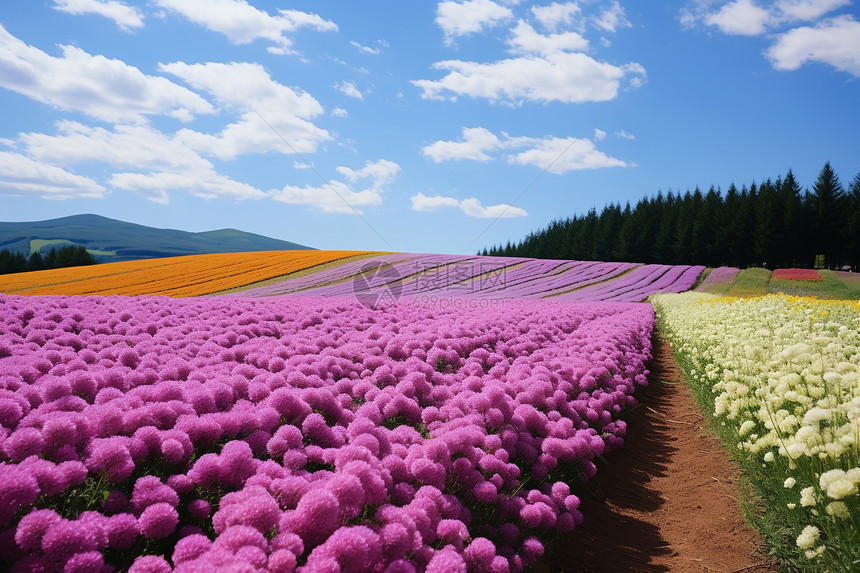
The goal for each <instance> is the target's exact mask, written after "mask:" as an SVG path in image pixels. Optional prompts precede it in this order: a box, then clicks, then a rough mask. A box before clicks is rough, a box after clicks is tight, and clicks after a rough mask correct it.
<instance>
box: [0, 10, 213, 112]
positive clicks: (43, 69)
mask: <svg viewBox="0 0 860 573" xmlns="http://www.w3.org/2000/svg"><path fill="white" fill-rule="evenodd" d="M61 50H62V52H63V56H62V57H59V58H58V57H54V56H51V55H49V54H46V53H45V52H43V51H41V50H39V49H38V48H35V47H33V46H29V45H27V44H26V43H24V42H22V41H21V40H19V39H18V38H16V37H14V36H13V35H11V34H10V33H9V32H7V31H6V29H5V28H4V27H3V26H2V25H0V85H3V86H4V87H6V88H7V89H10V90H13V91H16V92H18V93H20V94H23V95H25V96H27V97H29V98H31V99H33V100H36V101H38V102H41V103H45V104H48V105H50V106H53V107H57V108H60V109H64V110H73V111H80V112H82V113H85V114H87V115H89V116H91V117H94V118H96V119H101V120H104V121H107V122H112V123H121V122H141V121H145V120H144V116H148V115H169V116H173V117H176V118H178V119H180V120H183V121H188V120H191V119H192V118H193V117H194V116H195V115H196V114H210V113H213V111H214V109H213V107H212V105H211V104H210V103H209V102H208V101H206V100H205V99H203V98H202V97H200V96H199V95H197V94H196V93H194V92H192V91H190V90H188V89H187V88H184V87H182V86H179V85H177V84H174V83H173V82H171V81H170V80H168V79H167V78H163V77H157V76H148V75H146V74H144V73H143V72H141V71H140V70H139V69H137V68H135V67H134V66H130V65H128V64H126V63H125V62H122V61H120V60H114V59H108V58H106V57H104V56H93V55H91V54H89V53H87V52H85V51H84V50H81V49H80V48H76V47H74V46H61Z"/></svg>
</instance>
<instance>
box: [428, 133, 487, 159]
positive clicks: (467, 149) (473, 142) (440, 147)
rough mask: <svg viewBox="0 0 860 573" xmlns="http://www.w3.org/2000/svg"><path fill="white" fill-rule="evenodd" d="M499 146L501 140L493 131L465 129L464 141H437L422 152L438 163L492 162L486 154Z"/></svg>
mask: <svg viewBox="0 0 860 573" xmlns="http://www.w3.org/2000/svg"><path fill="white" fill-rule="evenodd" d="M499 145H500V142H499V138H498V137H496V135H495V134H493V133H492V132H491V131H489V130H487V129H484V128H483V127H473V128H468V127H464V128H463V138H462V141H437V142H435V143H432V144H430V145H428V146H426V147H424V148H423V149H422V150H421V151H422V153H423V154H424V155H426V156H427V157H429V158H430V159H432V160H433V161H435V162H436V163H440V162H442V161H450V160H459V159H471V160H473V161H490V160H491V159H492V157H490V156H489V155H487V154H486V152H487V151H491V150H493V149H497V148H498V147H499Z"/></svg>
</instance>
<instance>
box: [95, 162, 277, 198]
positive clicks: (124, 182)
mask: <svg viewBox="0 0 860 573" xmlns="http://www.w3.org/2000/svg"><path fill="white" fill-rule="evenodd" d="M110 184H111V185H113V186H114V187H116V188H118V189H124V190H126V191H132V192H134V193H139V194H141V195H143V196H145V197H147V198H148V199H150V200H151V201H154V202H156V203H162V204H167V203H168V202H169V196H168V193H167V191H168V190H182V191H186V190H187V191H188V192H189V193H190V194H192V195H195V196H197V197H201V198H203V199H216V198H227V199H237V200H242V199H262V198H263V197H266V193H264V192H263V191H260V190H259V189H257V188H255V187H253V186H251V185H248V184H246V183H240V182H239V181H234V180H233V179H230V178H229V177H227V176H226V175H222V174H220V173H217V172H216V171H215V170H214V169H213V170H206V171H198V172H181V173H176V172H172V173H171V172H156V173H116V174H114V175H113V176H112V177H111V178H110Z"/></svg>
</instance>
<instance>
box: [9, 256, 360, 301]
mask: <svg viewBox="0 0 860 573" xmlns="http://www.w3.org/2000/svg"><path fill="white" fill-rule="evenodd" d="M362 254H366V251H313V250H302V251H264V252H254V253H219V254H207V255H188V256H182V257H170V258H163V259H147V260H142V261H124V262H119V263H105V264H100V265H91V266H84V267H70V268H64V269H50V270H44V271H33V272H29V273H16V274H10V275H0V292H3V293H6V294H23V295H112V294H118V295H131V296H134V295H167V296H173V297H185V296H202V295H207V294H212V293H215V292H220V291H223V290H228V289H232V288H237V287H241V286H245V285H249V284H252V283H256V282H259V281H264V280H267V279H271V278H274V277H278V276H282V275H286V274H289V273H293V272H297V271H301V270H305V269H309V268H311V267H315V266H317V265H323V264H326V263H330V262H332V261H337V260H340V259H345V258H348V257H353V256H357V255H362Z"/></svg>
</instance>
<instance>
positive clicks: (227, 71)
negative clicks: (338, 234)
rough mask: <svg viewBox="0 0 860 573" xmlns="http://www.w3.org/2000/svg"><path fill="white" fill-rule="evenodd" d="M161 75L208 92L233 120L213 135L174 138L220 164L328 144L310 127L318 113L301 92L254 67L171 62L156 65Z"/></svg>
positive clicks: (193, 133) (317, 105)
mask: <svg viewBox="0 0 860 573" xmlns="http://www.w3.org/2000/svg"><path fill="white" fill-rule="evenodd" d="M159 69H160V70H161V71H164V72H167V73H170V74H172V75H175V76H177V77H179V78H181V79H182V80H183V81H185V82H186V83H188V84H189V85H190V86H192V87H193V88H195V89H197V90H202V91H205V92H208V93H209V94H211V95H212V96H213V98H214V99H215V100H216V101H217V102H218V103H219V104H220V105H221V106H222V107H224V108H226V109H228V110H233V111H235V112H236V113H238V114H239V120H238V121H237V122H234V123H231V124H230V125H228V126H227V127H225V128H224V129H223V130H222V131H221V133H219V134H208V133H200V132H197V131H193V130H190V129H183V130H181V131H180V132H179V133H178V134H177V136H178V138H179V139H180V140H181V141H182V142H183V143H185V144H186V145H188V146H190V147H191V148H192V149H194V150H196V151H199V152H200V153H203V154H205V155H211V156H214V157H218V158H220V159H226V160H229V159H233V158H235V157H237V156H238V155H244V154H247V153H267V152H270V151H274V152H277V153H284V154H292V153H313V152H315V151H316V150H317V148H318V147H319V145H320V144H321V143H323V142H325V141H328V140H330V139H331V136H330V135H329V133H328V132H327V131H326V130H324V129H321V128H319V127H317V126H316V125H314V124H313V123H312V121H310V120H312V119H314V118H316V117H317V116H319V115H321V114H322V113H323V107H322V105H320V103H319V102H318V101H317V100H316V99H314V97H313V96H311V95H310V94H308V93H306V92H299V91H296V90H294V89H292V88H289V87H287V86H285V85H282V84H280V83H278V82H276V81H275V80H273V79H272V77H271V76H270V75H269V73H268V72H267V71H266V70H265V69H264V68H263V66H261V65H260V64H256V63H253V64H252V63H237V62H231V63H229V64H222V63H212V62H209V63H205V64H186V63H184V62H175V63H171V64H160V65H159Z"/></svg>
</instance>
